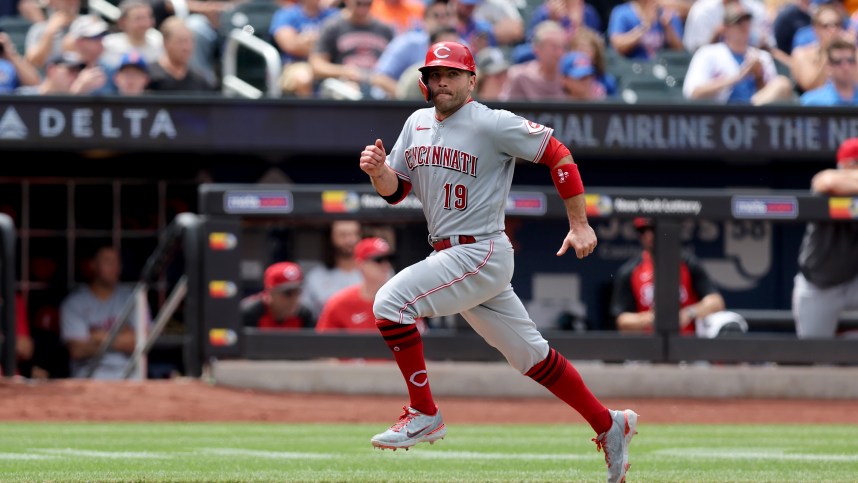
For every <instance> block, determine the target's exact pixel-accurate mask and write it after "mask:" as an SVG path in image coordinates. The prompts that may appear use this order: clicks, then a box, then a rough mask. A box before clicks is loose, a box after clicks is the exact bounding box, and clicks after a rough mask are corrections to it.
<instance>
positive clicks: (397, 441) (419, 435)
mask: <svg viewBox="0 0 858 483" xmlns="http://www.w3.org/2000/svg"><path fill="white" fill-rule="evenodd" d="M402 409H403V410H405V412H404V413H403V414H402V416H399V421H397V422H396V423H395V424H394V425H393V426H391V427H390V428H389V429H388V430H387V431H385V432H383V433H379V434H376V435H375V436H373V437H372V440H371V441H372V445H373V446H375V447H376V448H381V449H392V450H394V451H396V450H397V449H399V448H405V450H406V451H407V450H408V448H410V447H412V446H414V445H415V444H417V443H430V444H432V443H434V442H435V441H437V440H439V439H443V438H444V436H445V435H446V434H447V428H446V427H445V426H444V421H443V420H442V419H441V411H440V410H438V411H437V412H436V413H435V414H434V415H432V416H430V415H428V414H423V413H421V412H420V411H418V410H416V409H414V408H411V407H408V406H403V408H402ZM436 409H437V408H436Z"/></svg>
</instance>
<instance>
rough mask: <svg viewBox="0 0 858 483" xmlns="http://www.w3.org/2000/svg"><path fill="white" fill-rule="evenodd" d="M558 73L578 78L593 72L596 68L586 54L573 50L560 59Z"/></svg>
mask: <svg viewBox="0 0 858 483" xmlns="http://www.w3.org/2000/svg"><path fill="white" fill-rule="evenodd" d="M560 73H562V74H563V75H565V76H566V77H571V78H573V79H580V78H582V77H587V76H588V75H593V74H595V73H596V69H595V68H593V62H592V61H591V60H590V57H589V56H588V55H587V54H585V53H584V52H576V51H573V52H569V53H568V54H566V55H564V56H563V57H562V58H561V59H560Z"/></svg>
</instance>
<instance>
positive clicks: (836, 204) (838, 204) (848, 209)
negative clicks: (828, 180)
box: [828, 197, 858, 220]
mask: <svg viewBox="0 0 858 483" xmlns="http://www.w3.org/2000/svg"><path fill="white" fill-rule="evenodd" d="M828 214H829V216H831V218H834V219H836V220H855V219H858V198H844V197H834V198H829V199H828Z"/></svg>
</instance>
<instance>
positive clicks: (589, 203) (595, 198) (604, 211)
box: [584, 194, 614, 216]
mask: <svg viewBox="0 0 858 483" xmlns="http://www.w3.org/2000/svg"><path fill="white" fill-rule="evenodd" d="M584 205H585V207H586V210H587V216H608V215H610V214H611V213H613V211H614V208H613V204H612V202H611V197H610V196H605V195H596V194H592V195H591V194H585V195H584Z"/></svg>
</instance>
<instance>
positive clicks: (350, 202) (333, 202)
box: [322, 190, 360, 213]
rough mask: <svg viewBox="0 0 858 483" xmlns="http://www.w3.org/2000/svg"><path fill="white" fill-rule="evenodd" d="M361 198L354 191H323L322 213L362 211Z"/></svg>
mask: <svg viewBox="0 0 858 483" xmlns="http://www.w3.org/2000/svg"><path fill="white" fill-rule="evenodd" d="M359 198H360V197H359V196H358V194H357V193H355V192H354V191H342V190H336V191H323V192H322V211H324V212H325V213H351V212H354V211H357V210H359V209H360V199H359Z"/></svg>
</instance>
